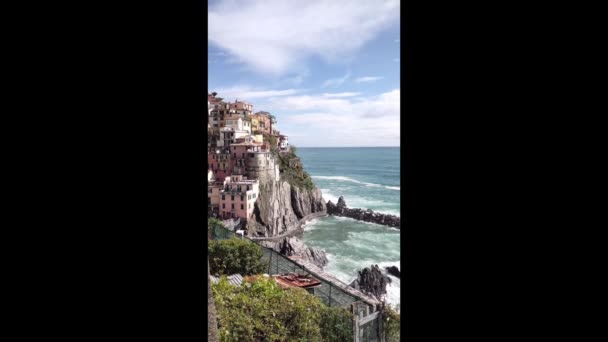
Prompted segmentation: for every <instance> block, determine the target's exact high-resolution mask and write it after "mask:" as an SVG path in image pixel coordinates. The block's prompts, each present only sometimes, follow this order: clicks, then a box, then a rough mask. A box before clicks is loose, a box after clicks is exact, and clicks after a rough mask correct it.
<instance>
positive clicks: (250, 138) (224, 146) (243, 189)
mask: <svg viewBox="0 0 608 342" xmlns="http://www.w3.org/2000/svg"><path fill="white" fill-rule="evenodd" d="M207 106H208V111H209V112H208V122H207V130H208V133H209V135H208V136H209V138H208V139H209V140H208V152H207V162H208V170H207V182H208V189H207V192H208V199H209V201H208V203H209V207H208V216H209V217H217V218H221V219H240V220H241V221H242V222H246V221H247V220H248V219H250V218H251V217H252V215H253V211H254V203H255V201H256V199H257V198H258V196H259V193H260V190H259V187H260V180H274V181H278V180H279V178H280V173H279V165H278V163H277V162H276V159H275V158H274V157H273V153H286V152H289V142H288V140H287V136H286V135H283V134H281V133H280V132H279V131H278V130H277V129H276V124H277V121H276V118H275V117H274V116H273V115H272V114H270V113H268V112H262V111H260V112H257V113H254V111H253V105H252V104H249V103H246V102H243V101H239V100H235V101H234V102H227V101H224V99H222V98H221V97H218V96H217V93H212V94H208V95H207Z"/></svg>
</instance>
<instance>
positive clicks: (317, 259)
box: [260, 237, 329, 268]
mask: <svg viewBox="0 0 608 342" xmlns="http://www.w3.org/2000/svg"><path fill="white" fill-rule="evenodd" d="M260 244H261V245H262V246H265V247H268V248H272V249H273V250H275V251H277V252H279V253H280V254H281V255H285V256H296V257H298V258H302V259H305V260H306V261H308V262H310V263H312V264H314V265H317V266H319V267H321V268H323V267H324V266H325V265H327V263H328V262H329V260H327V256H326V255H325V251H323V250H320V249H318V248H314V247H308V246H306V245H305V244H304V242H302V241H301V240H299V239H297V238H295V237H289V238H287V237H286V238H283V239H281V240H278V241H260Z"/></svg>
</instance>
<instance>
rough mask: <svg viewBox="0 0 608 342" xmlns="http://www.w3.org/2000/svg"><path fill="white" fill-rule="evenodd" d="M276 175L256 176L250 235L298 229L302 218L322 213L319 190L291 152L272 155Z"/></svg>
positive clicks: (273, 233) (321, 200)
mask: <svg viewBox="0 0 608 342" xmlns="http://www.w3.org/2000/svg"><path fill="white" fill-rule="evenodd" d="M276 158H278V159H279V162H280V164H279V171H280V175H281V176H280V179H279V180H278V181H277V180H273V179H268V180H260V194H259V196H258V199H257V200H256V202H255V204H254V214H255V222H251V223H250V224H249V227H248V230H249V232H250V235H251V236H263V237H273V236H277V235H281V234H285V233H288V232H290V231H295V230H298V229H299V228H300V226H301V224H302V223H303V222H305V221H306V220H309V219H312V218H314V217H317V216H321V215H325V214H326V210H327V206H326V204H325V201H324V200H323V197H322V194H321V191H320V190H319V189H317V188H316V187H315V186H314V184H312V181H310V182H309V180H310V177H309V176H308V174H307V173H306V172H305V171H304V170H303V167H302V165H301V163H300V160H299V159H298V158H297V157H296V156H295V154H294V153H289V154H286V155H278V154H277V155H276Z"/></svg>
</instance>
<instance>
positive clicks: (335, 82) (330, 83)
mask: <svg viewBox="0 0 608 342" xmlns="http://www.w3.org/2000/svg"><path fill="white" fill-rule="evenodd" d="M349 77H350V72H348V73H346V75H344V76H343V77H339V78H330V79H328V80H326V81H325V82H323V84H321V88H327V87H332V88H337V87H339V86H341V85H342V84H344V82H346V80H348V78H349Z"/></svg>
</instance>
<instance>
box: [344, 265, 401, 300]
mask: <svg viewBox="0 0 608 342" xmlns="http://www.w3.org/2000/svg"><path fill="white" fill-rule="evenodd" d="M390 282H391V280H390V278H388V277H387V276H385V275H384V274H382V271H380V268H379V267H378V265H372V266H371V267H366V268H364V269H363V270H361V271H359V276H358V277H357V279H355V280H354V281H353V282H352V283H351V284H350V286H352V287H354V288H355V289H357V290H359V291H362V292H364V293H366V294H368V295H371V296H374V297H376V298H377V299H379V300H382V298H383V297H384V295H386V285H387V284H388V283H390Z"/></svg>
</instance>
